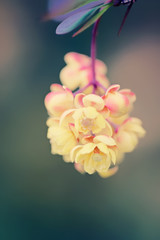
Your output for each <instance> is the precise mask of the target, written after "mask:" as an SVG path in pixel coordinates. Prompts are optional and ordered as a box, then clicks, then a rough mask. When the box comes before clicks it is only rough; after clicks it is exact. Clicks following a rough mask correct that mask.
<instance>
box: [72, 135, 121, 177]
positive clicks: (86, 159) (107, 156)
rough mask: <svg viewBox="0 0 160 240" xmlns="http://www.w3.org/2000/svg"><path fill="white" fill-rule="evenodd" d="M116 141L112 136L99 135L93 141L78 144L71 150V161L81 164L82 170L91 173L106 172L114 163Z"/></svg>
mask: <svg viewBox="0 0 160 240" xmlns="http://www.w3.org/2000/svg"><path fill="white" fill-rule="evenodd" d="M116 150H117V147H116V142H115V141H114V139H113V138H111V137H108V136H104V135H99V136H96V137H95V138H94V139H93V142H90V143H87V144H84V145H78V146H76V147H75V148H73V150H72V151H71V155H70V157H71V161H72V162H75V163H78V164H81V166H83V168H84V171H85V172H87V173H89V174H93V173H94V172H95V171H96V172H98V173H99V174H104V175H105V174H107V172H108V170H109V168H110V167H111V166H112V165H115V164H116Z"/></svg>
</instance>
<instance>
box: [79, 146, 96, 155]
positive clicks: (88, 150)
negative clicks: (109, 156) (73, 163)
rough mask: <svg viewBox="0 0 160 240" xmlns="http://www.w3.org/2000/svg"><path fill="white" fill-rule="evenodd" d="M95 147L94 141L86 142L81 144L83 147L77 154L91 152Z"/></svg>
mask: <svg viewBox="0 0 160 240" xmlns="http://www.w3.org/2000/svg"><path fill="white" fill-rule="evenodd" d="M95 147H96V145H95V144H94V143H87V144H85V145H84V146H83V148H82V149H81V150H80V151H79V153H78V154H80V155H82V154H87V153H91V152H93V150H94V148H95Z"/></svg>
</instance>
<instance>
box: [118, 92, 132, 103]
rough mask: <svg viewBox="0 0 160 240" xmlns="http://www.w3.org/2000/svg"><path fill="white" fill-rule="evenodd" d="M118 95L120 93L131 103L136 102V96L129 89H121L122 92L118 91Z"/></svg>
mask: <svg viewBox="0 0 160 240" xmlns="http://www.w3.org/2000/svg"><path fill="white" fill-rule="evenodd" d="M119 93H121V94H123V95H125V96H126V97H128V98H129V99H130V101H131V102H135V101H136V95H135V93H134V92H132V91H131V90H130V89H122V90H120V91H119Z"/></svg>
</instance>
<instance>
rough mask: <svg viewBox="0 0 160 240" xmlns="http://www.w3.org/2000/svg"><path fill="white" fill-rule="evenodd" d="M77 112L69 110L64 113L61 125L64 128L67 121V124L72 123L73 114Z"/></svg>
mask: <svg viewBox="0 0 160 240" xmlns="http://www.w3.org/2000/svg"><path fill="white" fill-rule="evenodd" d="M74 111H75V109H69V110H67V111H65V112H64V113H62V115H61V118H60V122H59V125H60V126H62V125H63V124H64V122H65V121H66V122H67V124H68V123H69V122H70V121H69V120H70V118H71V116H72V113H73V112H74Z"/></svg>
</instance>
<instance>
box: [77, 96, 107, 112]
mask: <svg viewBox="0 0 160 240" xmlns="http://www.w3.org/2000/svg"><path fill="white" fill-rule="evenodd" d="M82 101H83V104H84V106H85V107H89V106H91V107H94V108H95V109H96V110H97V111H101V110H102V109H103V108H104V101H103V99H102V98H101V97H100V96H97V95H95V94H89V95H87V96H85V97H84V98H83V100H82Z"/></svg>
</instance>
